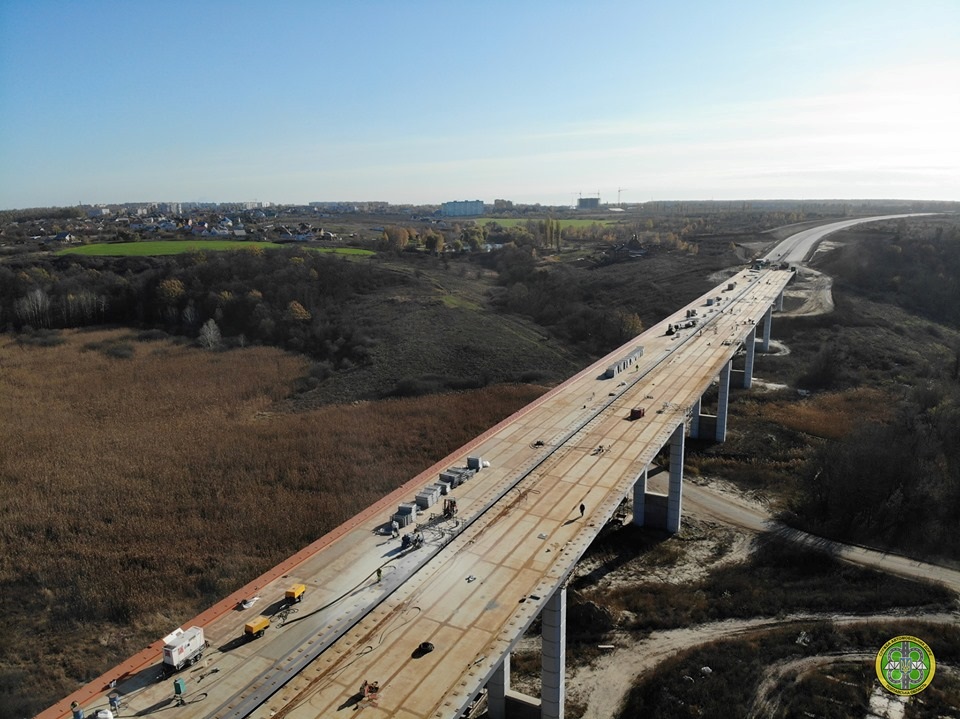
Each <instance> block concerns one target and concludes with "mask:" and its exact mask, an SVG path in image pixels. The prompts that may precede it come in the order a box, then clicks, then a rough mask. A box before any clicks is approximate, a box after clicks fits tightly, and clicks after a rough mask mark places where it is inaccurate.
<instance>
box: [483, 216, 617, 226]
mask: <svg viewBox="0 0 960 719" xmlns="http://www.w3.org/2000/svg"><path fill="white" fill-rule="evenodd" d="M545 219H547V218H546V217H530V218H523V219H521V218H517V217H510V218H508V217H475V218H473V221H474V222H476V223H477V224H478V225H485V224H487V223H488V222H496V223H497V224H498V225H500V227H516V226H517V225H520V226H521V227H522V226H523V225H525V224H526V223H528V222H539V221H540V220H545ZM615 224H617V220H591V219H589V218H573V219H561V220H560V227H562V228H566V227H590V226H591V225H615Z"/></svg>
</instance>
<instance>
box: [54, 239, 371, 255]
mask: <svg viewBox="0 0 960 719" xmlns="http://www.w3.org/2000/svg"><path fill="white" fill-rule="evenodd" d="M253 247H269V248H274V247H283V245H281V244H277V243H276V242H247V241H242V240H157V241H153V242H117V243H107V244H97V245H83V246H81V247H70V248H68V249H65V250H60V252H58V253H57V254H58V255H98V256H111V257H128V256H142V257H148V256H149V257H153V256H157V255H179V254H181V253H184V252H196V251H199V250H209V251H214V252H220V251H223V250H245V249H250V248H253ZM310 249H311V250H313V251H315V252H332V253H334V254H338V255H372V254H373V252H372V251H370V250H361V249H357V248H355V247H311V248H310Z"/></svg>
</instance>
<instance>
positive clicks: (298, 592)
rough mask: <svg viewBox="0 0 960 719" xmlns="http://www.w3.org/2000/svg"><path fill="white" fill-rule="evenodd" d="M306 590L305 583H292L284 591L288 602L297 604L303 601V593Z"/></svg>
mask: <svg viewBox="0 0 960 719" xmlns="http://www.w3.org/2000/svg"><path fill="white" fill-rule="evenodd" d="M305 591H307V586H306V585H305V584H294V585H293V586H292V587H290V589H288V590H287V591H286V592H284V594H283V596H284V597H285V598H286V600H287V603H288V604H298V603H299V602H302V601H303V593H304V592H305Z"/></svg>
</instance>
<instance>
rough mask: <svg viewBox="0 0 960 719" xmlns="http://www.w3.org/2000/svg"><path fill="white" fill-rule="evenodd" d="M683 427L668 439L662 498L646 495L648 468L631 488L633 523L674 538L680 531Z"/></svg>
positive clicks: (680, 425)
mask: <svg viewBox="0 0 960 719" xmlns="http://www.w3.org/2000/svg"><path fill="white" fill-rule="evenodd" d="M683 450H684V426H683V422H681V423H680V424H678V425H677V427H676V429H674V431H673V434H672V435H670V479H669V485H668V487H669V489H668V492H667V494H666V495H663V494H657V493H656V492H648V491H647V478H648V472H649V467H647V468H645V469H644V470H643V472H642V473H641V474H640V476H639V477H638V478H637V481H636V483H635V484H634V485H633V520H632V523H633V524H635V525H636V526H638V527H652V528H654V529H665V530H666V531H668V532H670V533H671V534H674V533H676V532H679V531H680V515H681V509H682V499H683V497H682V495H683Z"/></svg>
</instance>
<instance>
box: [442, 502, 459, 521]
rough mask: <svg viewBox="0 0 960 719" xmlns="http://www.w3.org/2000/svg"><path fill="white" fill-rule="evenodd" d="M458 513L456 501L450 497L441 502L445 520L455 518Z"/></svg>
mask: <svg viewBox="0 0 960 719" xmlns="http://www.w3.org/2000/svg"><path fill="white" fill-rule="evenodd" d="M458 511H459V510H458V509H457V500H455V499H453V498H452V497H451V498H450V499H445V500H443V516H444V517H445V518H446V519H452V518H453V517H456V516H457V512H458Z"/></svg>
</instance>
